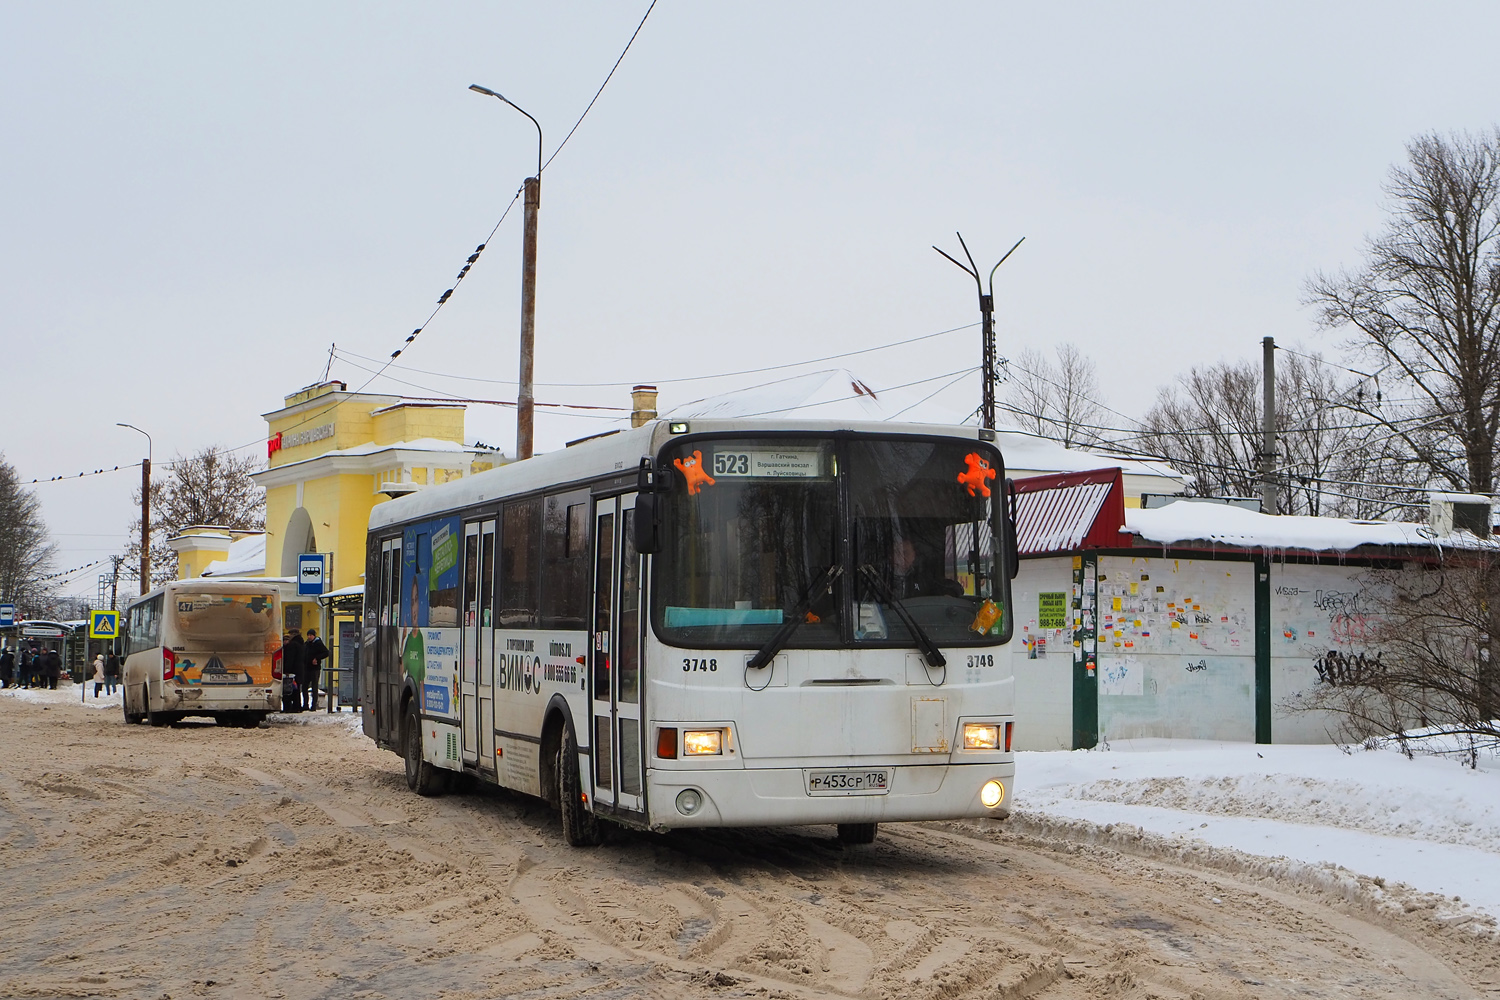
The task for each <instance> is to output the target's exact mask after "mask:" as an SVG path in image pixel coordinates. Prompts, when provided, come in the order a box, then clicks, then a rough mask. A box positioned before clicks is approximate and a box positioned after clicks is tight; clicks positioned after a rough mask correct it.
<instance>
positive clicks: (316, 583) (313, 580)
mask: <svg viewBox="0 0 1500 1000" xmlns="http://www.w3.org/2000/svg"><path fill="white" fill-rule="evenodd" d="M325 561H326V557H325V556H324V555H323V553H321V552H304V553H302V554H301V555H299V556H298V557H297V594H298V596H303V595H309V594H310V595H317V594H321V593H323V590H324V586H323V584H324V577H325V573H324V567H325Z"/></svg>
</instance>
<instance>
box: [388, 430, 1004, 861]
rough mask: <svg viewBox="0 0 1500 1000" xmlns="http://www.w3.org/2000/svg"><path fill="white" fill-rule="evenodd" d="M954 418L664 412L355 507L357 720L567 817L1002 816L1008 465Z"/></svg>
mask: <svg viewBox="0 0 1500 1000" xmlns="http://www.w3.org/2000/svg"><path fill="white" fill-rule="evenodd" d="M991 438H993V434H989V433H987V432H984V431H976V430H975V429H974V428H972V427H935V426H930V425H909V424H908V425H899V424H885V423H869V424H855V425H849V424H838V425H834V424H825V423H819V422H811V421H797V422H789V421H775V422H773V421H765V420H717V421H709V420H701V421H694V422H693V423H692V424H691V425H689V424H687V423H678V422H671V423H669V422H667V421H660V422H656V423H651V424H648V425H646V426H644V427H642V428H639V429H635V430H630V431H621V432H616V433H612V434H609V435H604V436H601V437H599V438H596V439H591V440H588V441H586V442H582V443H579V444H577V445H576V446H574V447H569V448H567V449H564V450H562V451H558V452H554V453H551V454H547V455H542V456H538V457H536V458H532V459H528V460H527V461H524V462H518V463H514V464H511V465H505V466H501V467H499V468H496V469H493V470H490V471H487V472H481V473H478V474H476V475H473V476H470V477H467V478H464V479H461V480H458V481H455V482H450V483H447V484H444V485H441V486H435V487H430V488H427V489H423V490H421V491H419V492H417V493H414V494H412V495H409V496H406V497H402V498H400V499H397V500H393V501H391V502H389V503H384V504H380V505H378V506H377V507H375V509H374V511H373V512H372V513H371V517H370V530H369V539H368V551H367V564H366V570H365V581H366V583H365V606H364V636H363V641H362V643H361V671H362V676H361V684H362V690H363V691H365V692H367V693H368V694H369V697H368V698H367V699H366V700H365V702H364V703H363V706H362V709H361V711H362V712H363V723H364V729H365V732H366V733H367V734H368V735H369V736H371V737H372V738H373V739H375V741H376V742H377V743H378V744H379V745H380V746H382V747H385V748H387V749H390V750H393V751H395V752H397V753H399V754H401V755H402V756H403V757H404V758H405V763H406V780H407V783H408V784H409V785H410V786H411V787H412V788H413V789H414V790H415V791H417V792H419V793H421V794H435V793H437V792H440V791H442V790H444V789H445V788H446V787H447V784H448V779H449V778H450V777H451V776H453V775H457V774H461V773H467V774H471V775H474V776H475V777H477V778H478V779H480V780H483V781H487V782H492V783H495V784H499V785H502V786H504V787H506V788H511V789H515V790H517V791H521V792H526V793H529V794H532V795H538V796H542V797H545V798H547V799H548V800H550V801H551V802H552V803H553V804H554V805H555V806H558V807H559V808H560V810H561V813H562V819H563V828H564V833H565V836H566V838H567V840H568V841H569V842H570V843H572V844H575V845H582V844H592V843H597V842H598V840H599V837H600V827H599V820H600V819H601V818H603V819H608V820H610V821H613V822H616V823H620V824H623V825H625V826H630V827H637V828H642V829H652V830H668V829H672V828H677V827H705V826H780V825H789V824H809V823H828V824H837V826H838V832H839V837H840V839H841V840H843V841H844V842H846V843H867V842H869V841H870V840H872V839H873V838H874V837H875V836H876V829H877V824H878V823H882V822H890V821H898V820H935V819H954V818H959V817H979V816H1003V815H1005V814H1006V813H1007V812H1008V811H1009V808H1010V803H1009V795H1008V791H1007V790H1008V787H1009V785H1010V783H1011V781H1012V777H1013V775H1014V758H1013V756H1012V754H1011V739H1012V730H1013V724H1014V706H1013V694H1012V691H1013V684H1012V678H1011V675H1010V671H1009V668H1008V664H1009V659H1010V658H1009V657H1008V656H1004V655H1001V654H1002V652H1003V650H1002V648H1001V647H1002V646H1003V645H1004V644H1005V643H1006V642H1007V641H1008V640H1009V639H1010V636H1011V631H1012V625H1013V615H1012V612H1011V606H1010V580H1011V577H1012V576H1013V575H1014V568H1015V564H1016V563H1015V545H1014V528H1013V526H1012V524H1011V521H1010V518H1009V516H1008V512H1007V504H1006V502H1005V498H1006V497H1007V496H1008V493H1009V484H1008V482H1007V480H1006V479H1005V469H1004V465H1003V462H1002V459H1001V455H1000V453H999V452H998V451H997V450H996V448H995V446H994V445H993V444H992V443H991V440H989V439H991Z"/></svg>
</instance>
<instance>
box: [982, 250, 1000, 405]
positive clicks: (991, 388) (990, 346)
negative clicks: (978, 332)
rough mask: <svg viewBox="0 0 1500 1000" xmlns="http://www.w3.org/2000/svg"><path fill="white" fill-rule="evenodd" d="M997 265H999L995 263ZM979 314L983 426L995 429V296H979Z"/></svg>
mask: <svg viewBox="0 0 1500 1000" xmlns="http://www.w3.org/2000/svg"><path fill="white" fill-rule="evenodd" d="M995 266H996V267H998V266H999V265H998V264H997V265H995ZM979 314H980V317H981V318H982V319H983V323H982V324H981V326H982V328H983V331H984V397H983V407H982V408H983V411H984V413H983V419H984V426H985V427H988V428H989V429H990V430H994V429H995V296H994V295H983V294H981V295H980V296H979Z"/></svg>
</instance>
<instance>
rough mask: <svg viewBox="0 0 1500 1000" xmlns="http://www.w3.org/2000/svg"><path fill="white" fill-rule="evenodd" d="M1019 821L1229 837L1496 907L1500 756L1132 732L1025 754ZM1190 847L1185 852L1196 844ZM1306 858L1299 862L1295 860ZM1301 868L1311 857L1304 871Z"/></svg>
mask: <svg viewBox="0 0 1500 1000" xmlns="http://www.w3.org/2000/svg"><path fill="white" fill-rule="evenodd" d="M1016 784H1017V794H1016V807H1017V813H1018V817H1019V818H1021V819H1022V820H1023V821H1034V820H1036V819H1045V820H1058V821H1063V822H1065V823H1068V822H1083V823H1086V824H1088V825H1089V826H1092V827H1093V828H1096V829H1097V828H1106V829H1107V828H1109V827H1111V826H1112V825H1118V824H1130V825H1132V826H1135V827H1139V828H1140V829H1141V831H1143V832H1144V833H1145V834H1149V835H1154V836H1156V837H1158V838H1166V839H1167V840H1168V841H1169V842H1170V843H1171V844H1174V845H1178V847H1179V849H1190V848H1192V847H1195V846H1201V847H1206V848H1227V849H1231V850H1235V851H1240V852H1244V853H1246V854H1250V855H1258V856H1261V857H1266V858H1276V859H1285V860H1288V861H1290V862H1293V864H1291V865H1282V866H1280V868H1281V869H1282V874H1285V873H1286V872H1287V871H1300V875H1299V876H1298V877H1302V878H1307V877H1309V871H1310V870H1321V871H1325V872H1326V871H1328V870H1330V869H1332V870H1336V869H1337V868H1338V867H1340V866H1341V867H1342V868H1344V869H1348V870H1350V871H1351V872H1354V873H1359V874H1360V875H1363V876H1366V877H1367V878H1368V879H1369V880H1371V881H1373V883H1374V884H1375V885H1379V886H1383V885H1384V884H1385V883H1386V882H1390V883H1404V884H1406V885H1408V886H1410V887H1412V888H1413V889H1416V890H1419V891H1422V892H1427V893H1436V894H1441V895H1443V896H1445V897H1448V898H1449V899H1452V898H1453V897H1459V898H1460V899H1461V901H1462V902H1464V903H1467V904H1469V905H1471V906H1473V907H1475V908H1477V909H1479V910H1481V911H1484V912H1485V913H1488V914H1490V915H1492V916H1500V879H1497V878H1495V876H1494V873H1495V872H1496V871H1500V760H1497V758H1496V757H1494V756H1493V755H1490V756H1483V757H1481V758H1480V762H1479V768H1478V769H1477V770H1471V769H1469V768H1467V767H1463V766H1460V764H1459V763H1457V762H1456V761H1455V760H1453V759H1451V758H1441V757H1432V756H1420V755H1419V756H1418V757H1416V759H1414V760H1408V759H1407V758H1406V757H1404V756H1402V755H1401V754H1400V753H1399V752H1398V751H1397V750H1396V749H1395V747H1394V746H1390V747H1383V748H1380V749H1375V750H1355V751H1354V752H1352V753H1346V752H1345V751H1344V750H1343V749H1341V748H1339V747H1336V746H1290V745H1273V746H1257V745H1254V744H1244V743H1239V744H1233V743H1210V742H1205V741H1197V740H1155V739H1150V740H1127V741H1120V742H1116V743H1113V744H1111V745H1110V746H1109V747H1108V748H1107V749H1100V750H1095V751H1074V752H1071V753H1070V752H1050V753H1022V754H1018V755H1017V762H1016ZM1189 853H1191V852H1190V851H1189ZM1299 863H1300V864H1299ZM1300 866H1311V869H1309V870H1303V869H1302V868H1301V867H1300Z"/></svg>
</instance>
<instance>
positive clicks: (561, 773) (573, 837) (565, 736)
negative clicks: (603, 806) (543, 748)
mask: <svg viewBox="0 0 1500 1000" xmlns="http://www.w3.org/2000/svg"><path fill="white" fill-rule="evenodd" d="M555 770H556V772H557V805H558V811H559V812H560V813H561V815H562V828H563V838H564V839H565V840H567V842H568V844H569V845H570V846H572V847H597V846H598V845H599V844H601V843H603V842H604V831H603V830H601V829H600V828H599V819H598V817H596V816H595V815H594V814H593V813H591V812H589V810H588V807H587V806H586V805H584V802H583V788H582V787H581V783H580V781H579V777H578V738H577V737H576V736H574V735H573V727H572V726H570V725H567V724H566V723H564V724H563V732H562V739H561V740H559V741H558V745H557V767H556V768H555Z"/></svg>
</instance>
